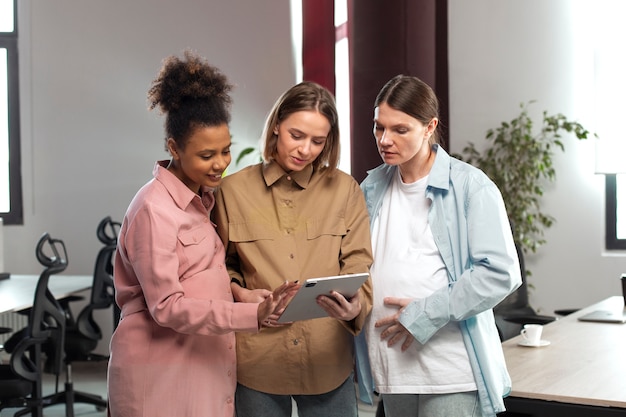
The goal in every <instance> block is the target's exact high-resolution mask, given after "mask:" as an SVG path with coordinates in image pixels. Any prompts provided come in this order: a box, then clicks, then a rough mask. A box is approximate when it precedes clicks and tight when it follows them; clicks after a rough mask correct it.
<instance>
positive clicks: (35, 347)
mask: <svg viewBox="0 0 626 417" xmlns="http://www.w3.org/2000/svg"><path fill="white" fill-rule="evenodd" d="M36 255H37V260H39V262H40V263H41V264H42V265H44V266H45V268H44V270H43V272H42V273H41V275H40V276H39V280H38V282H37V286H36V288H35V294H34V298H33V307H32V308H31V309H30V312H29V316H28V325H27V327H26V328H24V329H21V330H20V331H18V332H17V333H15V334H13V335H12V336H11V337H10V338H9V339H8V340H7V341H6V342H5V349H6V351H7V352H9V353H10V354H11V357H10V359H9V364H8V365H0V410H2V409H4V408H22V410H20V411H18V412H17V413H16V414H15V416H20V415H24V414H30V415H32V416H36V417H41V416H43V406H44V403H45V399H44V398H43V397H42V372H43V371H42V370H43V369H46V371H48V372H51V373H54V374H55V375H56V376H57V380H58V376H59V374H60V373H61V372H62V364H63V354H64V353H63V344H64V337H65V314H64V312H63V311H62V308H61V306H60V305H59V304H58V303H57V302H56V300H55V298H54V296H53V295H52V293H51V292H50V290H49V289H48V282H49V280H50V277H51V276H52V275H54V274H58V273H59V272H62V271H64V270H65V268H66V267H67V255H66V251H65V245H64V244H63V241H61V240H58V239H53V238H51V237H50V235H49V234H48V233H45V234H44V235H43V236H42V237H41V238H40V239H39V242H38V243H37V249H36ZM44 352H47V353H46V354H45V355H44ZM44 356H45V367H44Z"/></svg>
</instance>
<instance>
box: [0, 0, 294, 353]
mask: <svg viewBox="0 0 626 417" xmlns="http://www.w3.org/2000/svg"><path fill="white" fill-rule="evenodd" d="M270 5H271V6H270ZM18 7H19V9H18V12H19V17H18V19H19V20H18V24H19V64H20V90H21V97H20V99H21V106H20V107H21V116H22V125H21V129H22V132H21V133H22V135H21V136H22V137H21V140H22V174H23V192H24V225H21V226H6V225H5V226H4V242H5V245H4V246H5V262H4V264H5V270H6V271H9V272H11V273H13V274H38V273H39V272H40V271H41V268H42V267H41V266H40V265H39V264H38V262H37V261H36V259H35V256H34V251H35V245H36V243H37V240H38V239H39V237H40V236H41V235H42V234H43V233H44V232H46V231H48V232H50V233H51V235H52V236H54V237H56V238H61V239H63V240H64V241H65V244H66V246H67V250H68V258H69V266H68V268H67V270H66V273H67V274H81V275H82V274H91V273H92V270H93V267H94V262H95V257H96V253H97V251H98V250H99V248H100V247H101V244H100V242H99V241H98V240H97V237H96V227H97V225H98V223H99V221H100V220H101V219H102V218H103V217H104V216H107V215H110V216H112V218H113V219H115V220H118V221H121V220H122V218H123V216H124V213H125V211H126V207H127V206H128V203H129V202H130V200H131V198H132V197H133V195H134V194H135V192H136V191H137V190H138V189H139V188H140V187H141V186H142V185H143V184H144V183H145V182H146V181H148V180H149V179H150V178H151V177H152V174H151V173H152V168H153V165H154V162H155V161H156V160H157V159H166V158H167V157H168V155H167V154H166V153H165V151H164V149H163V146H164V140H163V136H164V134H163V121H164V119H163V118H162V117H161V116H160V115H159V113H158V112H157V111H152V112H149V111H148V104H147V100H146V93H147V91H148V89H149V87H150V83H151V81H152V80H153V79H154V77H155V76H156V75H157V72H158V70H159V68H160V66H161V62H162V59H163V58H165V57H166V56H169V55H181V53H182V51H183V50H184V49H185V48H192V49H194V50H196V51H198V52H199V53H200V54H202V55H203V56H205V57H207V59H209V61H210V62H211V63H212V64H213V65H216V66H218V67H219V68H220V69H221V70H222V71H223V72H224V73H225V74H226V75H227V76H228V77H229V79H230V81H231V82H232V83H234V84H235V85H236V87H235V89H234V92H233V100H234V103H233V111H232V123H231V133H232V134H233V143H234V146H233V148H232V151H233V157H234V158H235V157H236V155H237V154H238V152H239V150H241V149H243V148H244V147H246V146H256V144H257V143H258V139H259V137H260V134H261V129H262V126H263V122H264V120H265V116H266V114H267V112H269V110H270V107H271V106H272V104H273V103H274V101H275V100H276V98H277V97H278V96H279V95H280V94H281V93H282V91H283V90H285V89H286V88H288V87H290V86H291V85H292V84H294V83H295V81H296V72H295V59H294V52H293V47H292V41H291V26H290V10H289V0H272V1H271V2H265V1H246V0H212V1H194V0H178V1H154V0H132V1H125V0H108V1H97V0H54V1H32V0H20V1H18ZM234 158H233V163H232V164H231V167H230V168H229V171H230V172H232V171H234V170H236V169H237V168H238V167H236V166H235V163H234ZM86 295H87V294H86ZM80 307H81V305H80V304H78V305H77V306H75V309H77V310H78V309H79V308H80ZM98 317H99V318H98V321H99V322H100V323H101V325H102V327H103V331H104V333H105V335H108V334H110V332H111V327H112V320H111V315H110V312H109V311H100V312H99V314H98ZM108 343H109V341H108V337H105V338H104V339H103V340H102V342H101V343H100V346H99V348H98V350H100V351H101V352H106V351H107V350H108Z"/></svg>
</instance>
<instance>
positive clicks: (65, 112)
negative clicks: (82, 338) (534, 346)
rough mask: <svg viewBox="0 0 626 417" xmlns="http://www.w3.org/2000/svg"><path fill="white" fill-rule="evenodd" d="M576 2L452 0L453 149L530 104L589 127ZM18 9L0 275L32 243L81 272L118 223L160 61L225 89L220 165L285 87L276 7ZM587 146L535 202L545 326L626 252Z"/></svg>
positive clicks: (150, 116) (284, 39) (152, 145)
mask: <svg viewBox="0 0 626 417" xmlns="http://www.w3.org/2000/svg"><path fill="white" fill-rule="evenodd" d="M589 1H592V0H589ZM578 3H580V2H579V1H576V2H572V1H570V0H551V1H549V2H548V1H543V0H515V1H513V0H511V1H501V0H473V1H471V2H468V1H465V0H450V2H449V13H450V23H449V28H450V37H449V47H450V94H451V96H450V103H451V116H450V129H451V132H452V138H451V139H452V150H453V151H456V152H458V151H460V150H461V148H462V147H463V146H464V144H465V143H466V142H467V141H470V140H471V141H475V142H477V143H480V141H481V140H483V138H484V133H485V131H486V130H487V129H489V128H492V127H496V126H497V125H498V124H499V123H500V121H503V120H510V119H511V118H512V117H514V116H515V115H516V114H517V111H518V106H519V103H521V102H526V101H529V100H537V103H536V104H535V105H533V107H532V108H531V109H532V110H533V111H535V112H536V113H537V114H540V112H541V111H543V110H544V109H545V110H548V111H549V112H551V113H557V112H561V113H564V114H566V115H567V116H568V117H571V118H575V119H578V120H579V121H581V122H582V123H583V124H584V125H585V126H587V127H591V126H592V125H593V120H590V119H588V118H587V116H586V115H587V114H588V113H589V102H587V101H586V96H585V94H586V92H585V91H584V90H582V91H581V87H584V86H585V83H584V82H581V81H580V77H583V76H584V74H585V71H586V68H587V66H588V65H589V62H586V61H580V60H579V58H577V54H576V49H577V45H579V44H578V43H577V40H576V38H572V36H574V35H576V34H577V33H578V32H576V31H574V30H573V28H572V25H573V17H572V12H571V9H570V6H571V5H572V4H578ZM18 5H19V7H20V9H19V12H20V19H19V25H20V26H19V29H20V44H19V45H20V66H21V68H20V77H21V80H20V81H21V91H22V96H21V111H22V120H23V122H22V158H23V161H22V165H23V166H22V171H23V180H24V184H23V185H24V225H23V226H5V230H4V239H5V251H6V253H5V254H6V256H5V266H6V269H7V270H8V271H10V272H12V273H39V271H40V269H41V268H40V266H39V265H38V264H37V262H36V260H35V258H34V247H35V243H36V242H37V239H38V238H39V237H40V236H41V234H42V233H43V232H44V231H49V232H50V233H51V234H53V236H55V237H59V238H63V239H64V240H65V242H66V244H67V247H68V251H69V261H70V265H69V267H68V269H67V273H71V274H89V273H91V270H92V268H93V262H94V259H95V255H96V252H97V250H98V249H99V247H100V244H99V242H98V241H97V239H96V236H95V228H96V225H97V224H98V222H99V221H100V219H101V218H102V217H104V216H106V215H111V216H112V217H113V218H115V219H119V220H121V219H122V216H123V214H124V212H125V210H126V207H127V205H128V203H129V201H130V199H131V198H132V196H133V195H134V193H135V192H136V190H137V189H138V188H139V187H140V186H141V185H143V184H144V183H145V182H146V181H147V180H148V179H149V178H150V177H151V170H152V166H153V164H154V161H155V160H156V159H160V158H165V157H167V155H166V154H165V152H164V151H163V139H162V137H163V133H162V132H163V129H162V122H163V120H162V118H160V117H159V116H158V114H157V113H156V112H148V111H147V103H146V92H147V89H148V88H149V86H150V82H151V81H152V79H153V78H154V76H155V75H156V73H157V71H158V69H159V67H160V64H161V60H162V59H163V58H164V57H165V56H167V55H170V54H179V53H180V52H181V51H182V49H183V48H185V47H191V48H194V49H196V50H198V51H199V52H200V53H202V54H203V55H205V56H207V57H208V58H209V59H210V60H211V62H212V63H213V64H215V65H217V66H218V67H220V68H221V69H222V70H223V71H224V72H225V73H226V74H227V75H228V76H229V77H230V79H231V80H232V81H233V82H234V83H236V84H237V88H236V89H235V92H234V107H233V121H232V126H231V127H232V129H231V130H232V133H233V135H234V142H235V146H234V149H233V154H234V155H236V154H237V152H238V150H239V149H241V148H243V147H245V146H248V145H254V144H256V141H257V139H258V137H259V135H260V132H261V128H262V125H263V120H264V118H265V115H266V113H267V112H268V111H269V108H270V107H271V105H272V103H273V102H274V100H275V99H276V97H277V96H278V95H279V94H280V93H281V92H282V91H283V90H285V89H286V88H288V87H289V86H291V85H292V84H293V83H294V82H295V78H296V75H295V69H294V59H293V53H292V46H291V37H290V23H289V21H290V15H289V1H288V0H271V2H270V1H246V0H213V1H205V2H200V1H193V0H179V1H177V2H166V1H153V0H133V1H131V2H128V1H122V0H111V1H106V2H105V1H96V0H80V1H79V0H55V1H35V2H34V1H32V0H20V1H19V2H18ZM572 39H574V41H572ZM581 72H582V74H581ZM593 149H594V148H593V144H592V143H591V142H587V143H584V142H578V141H576V140H575V139H571V140H567V141H566V152H565V153H564V154H557V155H556V158H557V177H558V178H557V182H556V184H554V185H553V186H550V187H548V192H547V194H546V196H545V198H544V203H545V210H546V211H547V212H548V213H550V214H552V215H553V216H554V217H556V218H557V223H556V225H555V226H553V227H552V228H551V229H549V230H548V232H547V235H546V238H547V240H548V244H547V245H546V246H545V247H543V248H541V249H540V250H539V252H538V253H537V254H536V255H533V256H529V257H528V259H527V263H528V267H529V268H530V269H531V270H532V272H533V277H531V279H530V282H531V284H532V285H534V287H535V289H534V290H533V292H532V303H533V304H534V305H535V307H538V308H539V309H540V310H541V311H543V312H545V313H550V312H551V311H552V310H553V309H555V308H564V307H576V306H584V305H587V304H590V303H593V302H595V301H598V300H600V299H602V298H604V297H607V296H609V295H613V294H618V293H619V291H620V289H619V281H618V277H619V274H620V273H621V272H626V254H624V253H621V254H617V255H609V254H606V253H605V252H604V249H603V248H604V243H603V239H604V232H603V231H604V213H603V210H604V191H603V190H604V188H603V187H604V182H603V178H602V177H601V176H597V175H595V174H594V173H593ZM233 169H236V167H232V169H231V170H233Z"/></svg>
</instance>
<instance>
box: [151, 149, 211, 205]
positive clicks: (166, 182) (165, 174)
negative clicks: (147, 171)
mask: <svg viewBox="0 0 626 417" xmlns="http://www.w3.org/2000/svg"><path fill="white" fill-rule="evenodd" d="M169 163H170V161H169V160H162V161H157V162H156V163H155V164H154V169H153V170H152V175H153V176H154V178H155V179H156V180H157V181H159V182H160V183H161V184H163V186H164V187H165V189H166V190H167V191H168V192H169V193H170V195H171V196H172V199H173V200H174V202H175V203H176V205H177V206H178V207H180V208H181V209H183V210H184V209H185V208H187V206H188V205H189V204H191V202H192V201H193V199H194V198H195V197H200V198H201V200H202V204H203V205H204V206H205V207H206V208H207V209H208V210H211V209H212V208H213V205H214V204H215V196H214V195H213V188H211V187H201V190H202V191H201V194H202V195H201V196H198V195H197V194H196V193H194V192H193V191H191V190H190V189H189V187H187V186H186V185H185V184H184V183H183V182H182V181H181V180H180V179H179V178H178V177H177V176H176V175H174V174H172V173H171V172H170V171H169V170H168V169H167V166H168V165H169Z"/></svg>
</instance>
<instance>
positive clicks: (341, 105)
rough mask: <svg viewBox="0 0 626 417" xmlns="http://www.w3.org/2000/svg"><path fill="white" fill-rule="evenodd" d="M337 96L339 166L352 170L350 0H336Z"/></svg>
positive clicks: (346, 170) (342, 168)
mask: <svg viewBox="0 0 626 417" xmlns="http://www.w3.org/2000/svg"><path fill="white" fill-rule="evenodd" d="M335 39H336V43H335V80H336V84H335V97H336V99H337V112H338V113H339V129H340V130H341V138H342V139H341V159H340V163H339V168H340V169H341V170H343V171H345V172H347V173H351V172H352V169H351V168H352V167H351V161H350V138H351V137H352V135H351V133H350V61H349V56H350V53H349V52H348V2H347V0H335Z"/></svg>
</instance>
